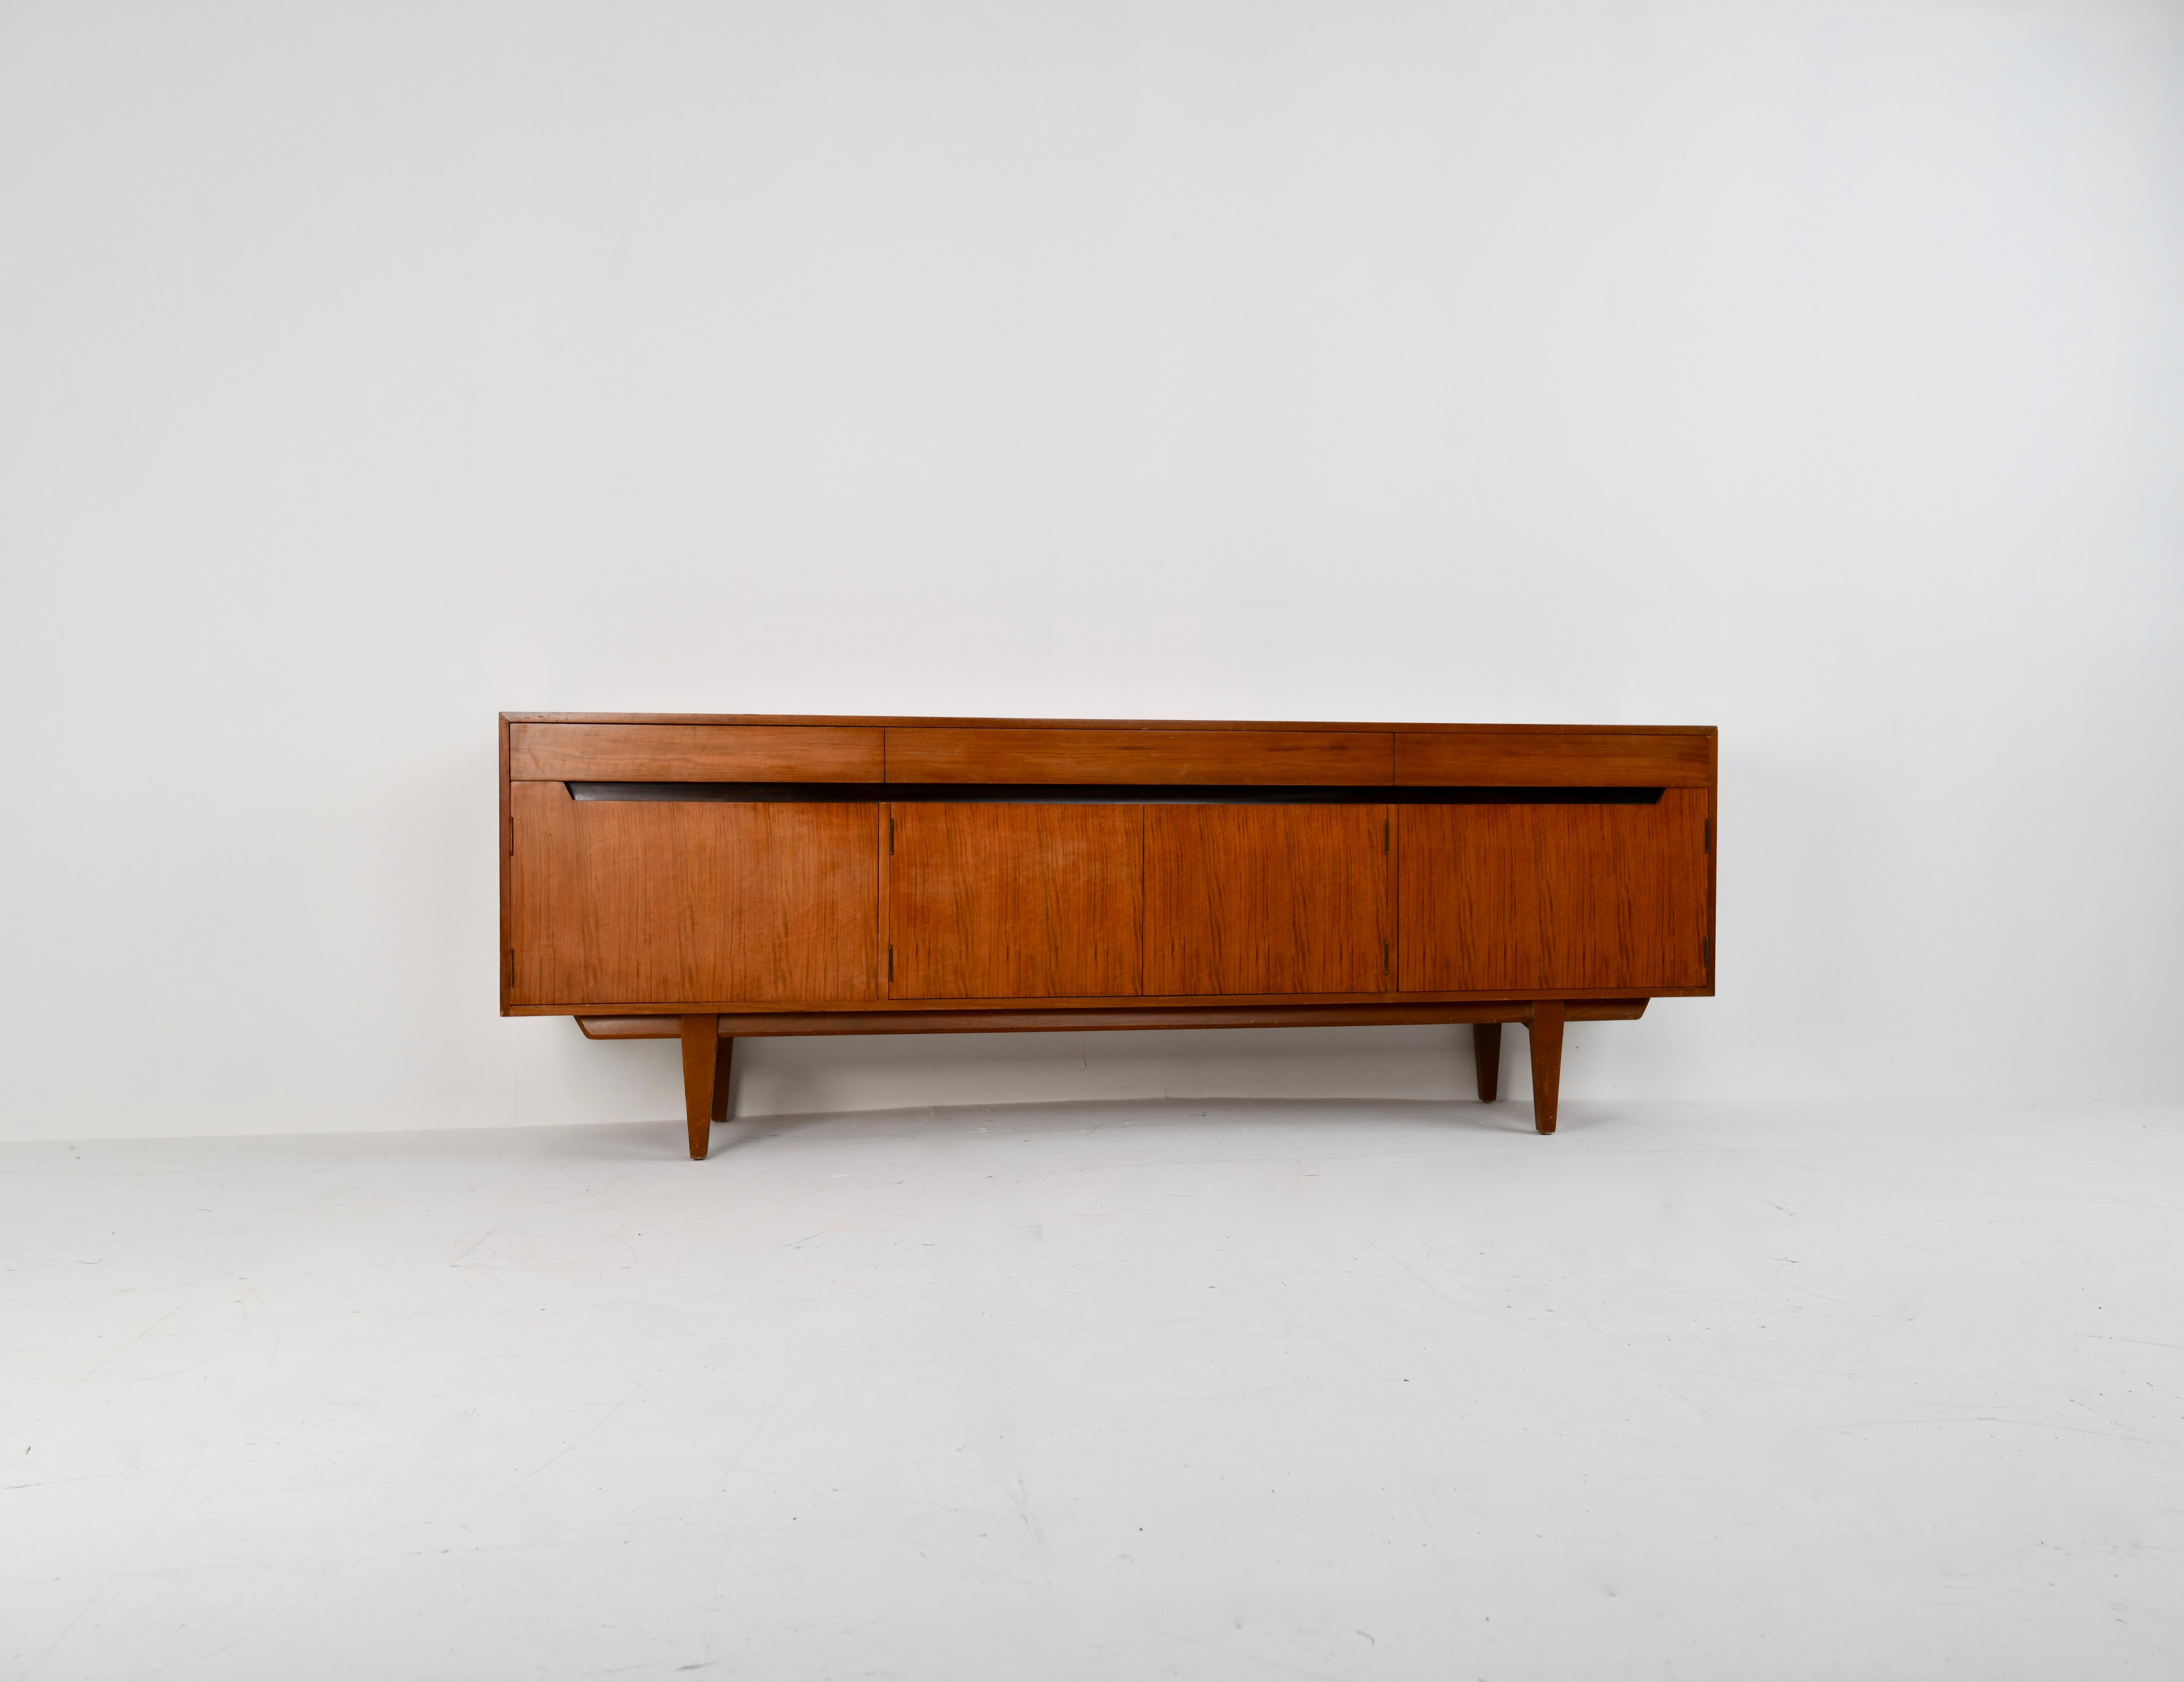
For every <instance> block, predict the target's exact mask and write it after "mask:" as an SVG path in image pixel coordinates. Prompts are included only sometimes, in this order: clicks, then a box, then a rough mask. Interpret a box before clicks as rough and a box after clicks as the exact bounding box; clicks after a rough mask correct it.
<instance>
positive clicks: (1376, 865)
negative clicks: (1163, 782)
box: [1145, 806, 1395, 994]
mask: <svg viewBox="0 0 2184 1682" xmlns="http://www.w3.org/2000/svg"><path fill="white" fill-rule="evenodd" d="M1388 824H1389V808H1388V807H1384V806H1149V807H1146V808H1145V991H1146V992H1148V993H1155V994H1195V993H1345V992H1382V991H1385V990H1386V989H1387V988H1388V987H1389V986H1390V985H1391V981H1390V975H1389V973H1388V953H1389V948H1390V944H1391V943H1392V942H1393V940H1394V936H1395V931H1394V930H1393V928H1392V927H1391V926H1390V922H1389V917H1388V892H1387V885H1388V877H1389V853H1388Z"/></svg>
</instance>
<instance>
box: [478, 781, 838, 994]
mask: <svg viewBox="0 0 2184 1682" xmlns="http://www.w3.org/2000/svg"><path fill="white" fill-rule="evenodd" d="M510 800H511V809H512V817H513V832H514V844H515V857H514V859H513V861H512V866H513V869H512V874H513V889H512V894H511V901H512V903H511V916H510V924H511V929H512V934H511V939H512V942H513V944H514V946H515V964H514V969H515V986H514V996H515V1003H518V1004H554V1005H579V1004H585V1003H613V1004H635V1003H653V1002H655V1001H657V1002H659V1003H705V1002H710V1001H719V1000H744V999H748V1000H754V1001H756V1000H766V999H796V1000H810V1001H818V1000H826V999H843V1000H859V999H870V998H872V997H876V996H877V992H878V975H879V952H878V941H877V928H876V926H875V925H876V919H875V916H874V911H875V908H876V905H877V873H878V864H879V861H878V858H877V847H876V845H875V836H876V834H877V807H876V806H874V805H871V804H844V805H831V804H810V805H805V804H789V803H787V802H781V803H772V804H752V805H731V804H726V803H713V804H677V803H665V804H659V805H654V804H649V803H642V802H611V801H577V800H571V798H570V797H569V795H568V792H567V791H566V790H565V788H564V787H563V786H562V785H560V784H559V783H531V782H519V783H516V784H515V785H514V787H513V789H512V791H511V796H510Z"/></svg>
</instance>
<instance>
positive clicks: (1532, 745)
mask: <svg viewBox="0 0 2184 1682" xmlns="http://www.w3.org/2000/svg"><path fill="white" fill-rule="evenodd" d="M1712 780H1713V732H1712V731H1711V730H1709V731H1707V732H1705V733H1704V734H1691V733H1674V734H1671V733H1663V734H1658V735H1638V734H1633V733H1631V732H1629V731H1621V730H1618V731H1607V730H1570V731H1565V732H1561V733H1557V734H1556V735H1540V734H1537V733H1535V732H1534V731H1530V730H1522V731H1519V730H1508V731H1490V730H1469V731H1464V732H1462V733H1441V732H1435V733H1432V734H1426V733H1422V732H1418V731H1408V730H1406V731H1399V732H1397V734H1396V782H1397V784H1399V785H1401V786H1403V787H1406V788H1416V787H1421V786H1424V787H1441V788H1527V787H1529V788H1704V787H1706V786H1707V785H1708V783H1710V782H1711V781H1712Z"/></svg>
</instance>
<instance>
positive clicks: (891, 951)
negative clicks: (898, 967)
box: [888, 947, 894, 981]
mask: <svg viewBox="0 0 2184 1682" xmlns="http://www.w3.org/2000/svg"><path fill="white" fill-rule="evenodd" d="M888 980H889V981H894V947H889V948H888Z"/></svg>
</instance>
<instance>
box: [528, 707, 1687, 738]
mask: <svg viewBox="0 0 2184 1682" xmlns="http://www.w3.org/2000/svg"><path fill="white" fill-rule="evenodd" d="M500 717H501V718H502V720H503V721H504V723H507V724H774V725H818V726H827V725H834V726H850V727H857V728H861V729H957V730H979V729H986V730H1360V731H1367V730H1400V731H1403V732H1406V733H1408V734H1412V735H1416V734H1421V733H1432V732H1446V733H1448V734H1451V735H1462V734H1464V733H1466V732H1483V733H1489V734H1494V735H1639V736H1710V735H1714V734H1716V731H1717V727H1716V726H1715V725H1713V724H1366V723H1360V722H1337V723H1329V722H1327V721H1325V720H1318V721H1315V720H1308V719H1307V720H1271V721H1267V720H1251V719H1237V718H915V717H910V716H903V717H892V716H890V717H870V718H868V717H865V716H862V715H856V714H850V713H803V712H504V713H502V714H501V715H500Z"/></svg>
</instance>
